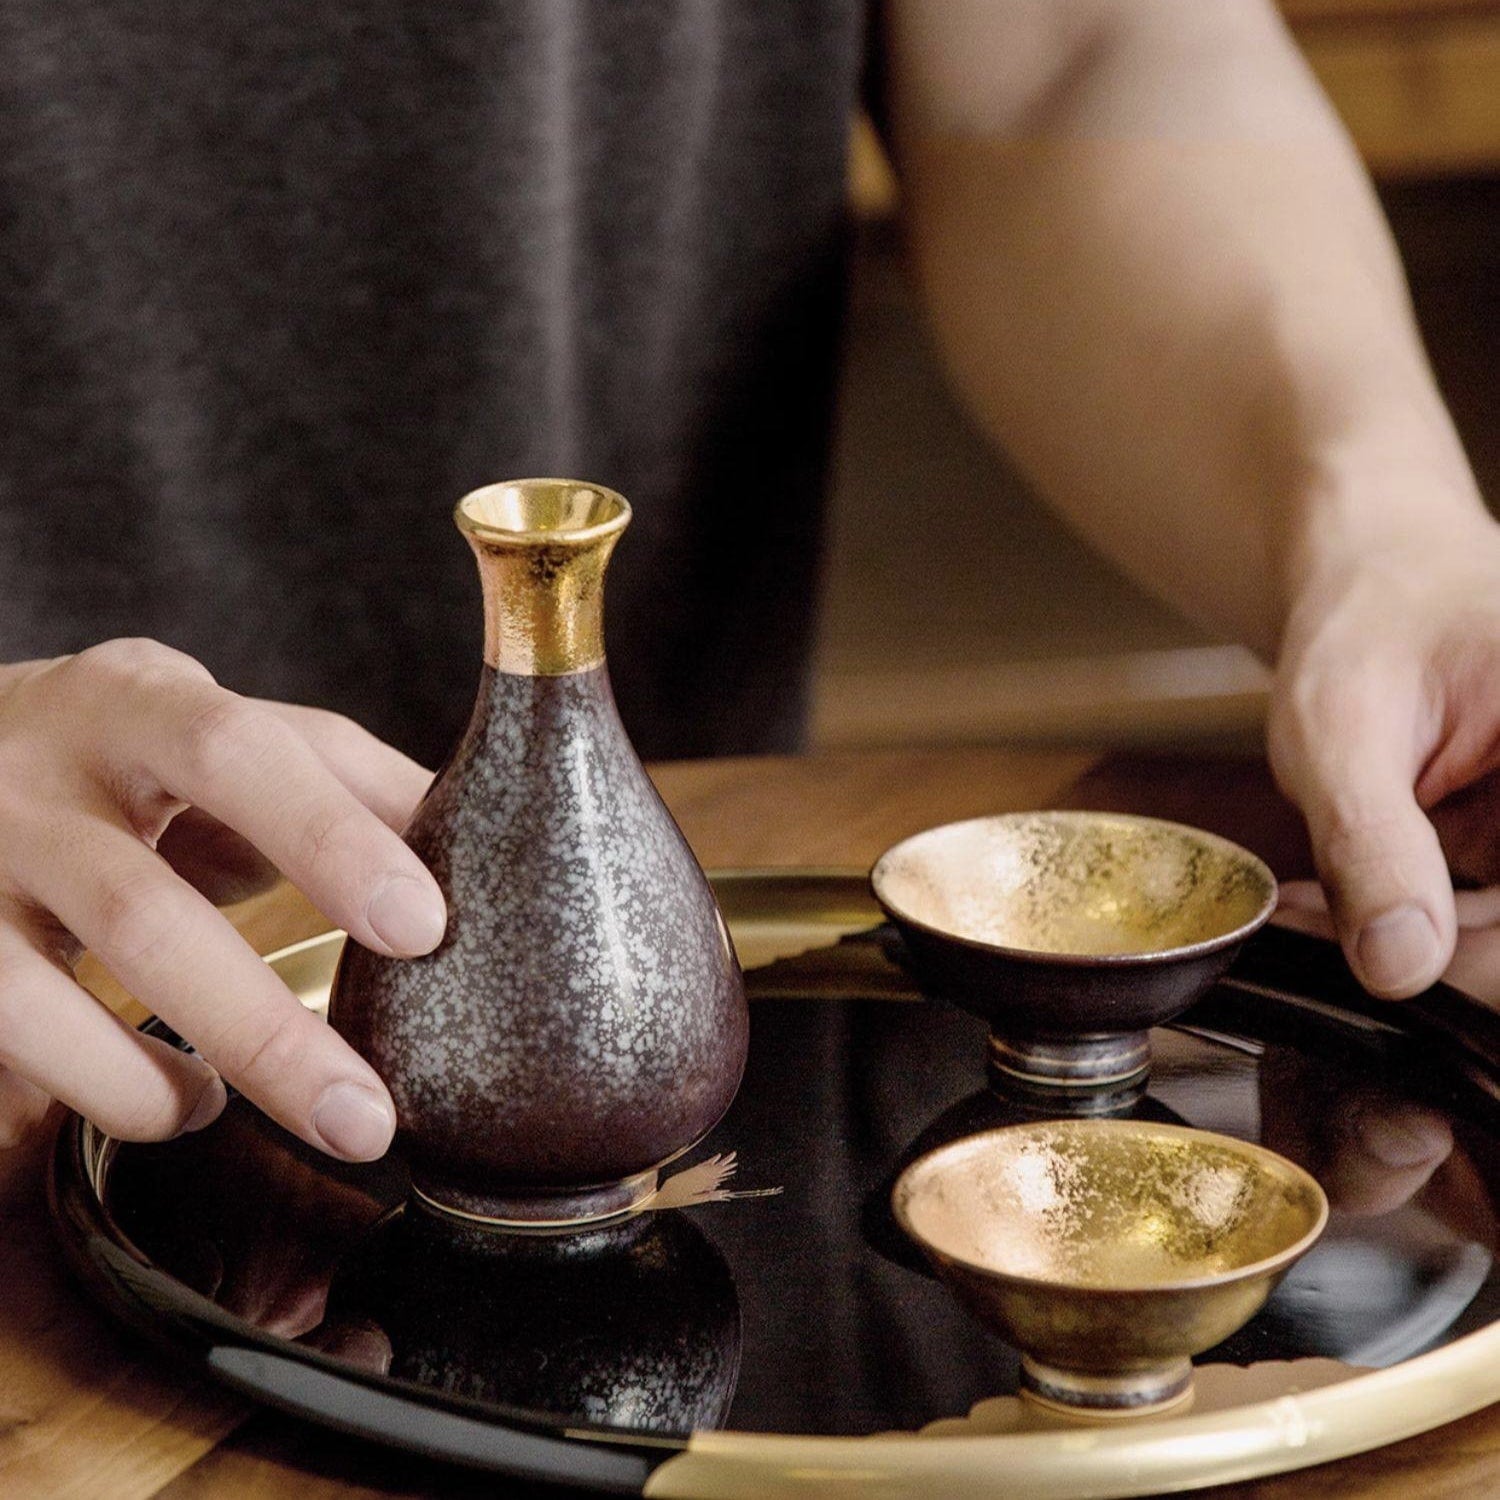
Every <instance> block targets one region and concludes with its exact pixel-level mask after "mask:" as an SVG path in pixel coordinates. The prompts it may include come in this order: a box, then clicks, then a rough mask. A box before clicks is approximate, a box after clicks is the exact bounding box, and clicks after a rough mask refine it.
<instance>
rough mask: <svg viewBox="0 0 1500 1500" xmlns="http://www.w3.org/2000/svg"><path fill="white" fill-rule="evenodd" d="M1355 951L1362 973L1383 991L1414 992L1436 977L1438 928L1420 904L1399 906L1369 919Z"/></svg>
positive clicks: (1367, 980)
mask: <svg viewBox="0 0 1500 1500" xmlns="http://www.w3.org/2000/svg"><path fill="white" fill-rule="evenodd" d="M1355 951H1356V953H1357V955H1358V958H1359V969H1360V976H1361V977H1362V978H1363V979H1364V981H1365V983H1366V984H1367V985H1368V986H1369V987H1370V988H1371V989H1372V990H1375V991H1377V992H1378V993H1381V994H1387V995H1400V994H1411V993H1413V992H1414V991H1416V990H1418V989H1422V988H1424V987H1425V986H1426V985H1428V984H1430V983H1431V982H1432V980H1433V979H1435V978H1436V977H1437V976H1436V975H1435V974H1434V973H1433V970H1434V969H1435V968H1436V967H1437V962H1438V954H1439V948H1438V935H1437V929H1436V928H1435V927H1434V926H1433V925H1432V919H1431V918H1430V917H1429V916H1428V915H1427V913H1426V912H1425V911H1423V910H1422V908H1421V907H1420V906H1413V905H1410V904H1408V905H1406V906H1398V907H1396V908H1395V909H1394V910H1393V911H1388V912H1386V913H1385V914H1384V915H1383V916H1379V917H1376V918H1375V920H1374V921H1373V922H1367V923H1366V924H1365V928H1364V931H1362V932H1361V933H1360V935H1359V942H1358V944H1357V945H1356V949H1355Z"/></svg>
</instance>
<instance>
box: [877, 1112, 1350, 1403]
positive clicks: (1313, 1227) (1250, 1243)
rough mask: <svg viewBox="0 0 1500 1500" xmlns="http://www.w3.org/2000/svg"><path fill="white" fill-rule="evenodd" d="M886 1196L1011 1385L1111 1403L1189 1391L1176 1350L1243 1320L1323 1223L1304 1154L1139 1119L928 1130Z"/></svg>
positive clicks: (1165, 1399)
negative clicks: (937, 1140)
mask: <svg viewBox="0 0 1500 1500" xmlns="http://www.w3.org/2000/svg"><path fill="white" fill-rule="evenodd" d="M892 1207H893V1208H894V1210H895V1213H896V1218H897V1220H898V1221H899V1222H900V1223H901V1225H902V1227H903V1228H904V1229H905V1230H906V1232H907V1233H908V1234H909V1235H911V1237H912V1238H913V1239H914V1240H915V1241H916V1242H917V1244H918V1245H920V1246H921V1248H922V1250H923V1252H924V1254H926V1256H927V1258H928V1259H929V1260H930V1261H931V1262H932V1263H933V1265H934V1266H935V1267H936V1269H937V1271H938V1273H939V1275H941V1276H942V1278H943V1280H944V1281H945V1282H947V1284H948V1286H949V1288H950V1289H951V1290H952V1292H953V1293H954V1295H955V1296H956V1297H957V1298H958V1300H959V1301H960V1302H961V1303H962V1304H963V1305H964V1306H965V1307H966V1308H967V1309H968V1310H969V1311H970V1312H971V1313H973V1314H974V1316H975V1317H976V1318H977V1319H978V1320H979V1321H980V1322H981V1323H983V1324H984V1325H985V1326H986V1327H987V1328H990V1329H992V1330H993V1331H994V1332H996V1333H1000V1334H1002V1335H1004V1337H1005V1338H1006V1339H1008V1340H1009V1341H1010V1343H1012V1344H1014V1345H1015V1347H1016V1348H1018V1349H1020V1350H1021V1352H1022V1355H1023V1360H1022V1372H1023V1384H1024V1385H1026V1387H1027V1389H1033V1387H1037V1386H1039V1387H1040V1391H1039V1392H1034V1393H1039V1394H1042V1396H1043V1399H1049V1400H1060V1401H1062V1402H1063V1403H1064V1404H1065V1405H1071V1404H1075V1403H1077V1404H1083V1405H1087V1406H1089V1407H1090V1408H1100V1409H1108V1408H1115V1409H1121V1410H1130V1409H1140V1408H1141V1407H1143V1406H1153V1405H1154V1406H1160V1405H1163V1404H1167V1403H1170V1402H1173V1401H1177V1400H1181V1399H1183V1398H1184V1397H1185V1395H1186V1392H1187V1389H1188V1386H1189V1384H1190V1382H1191V1371H1190V1370H1189V1368H1188V1366H1187V1363H1186V1362H1187V1360H1188V1359H1189V1358H1190V1357H1191V1356H1192V1355H1194V1354H1201V1353H1202V1352H1203V1350H1205V1349H1211V1348H1212V1347H1213V1346H1214V1345H1215V1344H1217V1343H1219V1342H1220V1341H1221V1340H1223V1339H1226V1338H1228V1337H1229V1335H1230V1334H1231V1333H1233V1332H1234V1331H1235V1329H1237V1328H1240V1327H1242V1326H1243V1325H1244V1324H1245V1323H1247V1322H1248V1321H1249V1320H1250V1319H1251V1318H1252V1317H1254V1316H1255V1314H1256V1313H1257V1312H1258V1311H1259V1310H1260V1308H1261V1307H1262V1306H1263V1305H1264V1304H1265V1300H1266V1298H1267V1297H1268V1296H1269V1295H1270V1292H1271V1288H1272V1287H1273V1286H1275V1284H1276V1282H1277V1281H1278V1280H1279V1279H1280V1278H1281V1277H1282V1276H1283V1275H1284V1274H1285V1272H1286V1271H1287V1269H1288V1268H1289V1267H1290V1266H1291V1265H1292V1263H1293V1262H1294V1261H1295V1260H1296V1259H1297V1258H1298V1256H1300V1255H1301V1254H1303V1253H1304V1252H1305V1251H1306V1250H1307V1249H1308V1248H1309V1247H1310V1246H1311V1245H1312V1244H1313V1242H1314V1241H1315V1240H1316V1239H1317V1237H1318V1235H1319V1234H1320V1233H1322V1230H1323V1225H1324V1224H1325V1223H1326V1222H1327V1218H1328V1202H1327V1199H1326V1198H1325V1197H1324V1195H1323V1192H1322V1189H1321V1188H1319V1187H1318V1185H1317V1183H1316V1182H1314V1181H1313V1179H1312V1178H1311V1177H1309V1176H1308V1175H1307V1173H1306V1172H1304V1171H1303V1170H1302V1169H1301V1168H1300V1167H1296V1166H1293V1164H1292V1163H1291V1162H1289V1161H1286V1160H1285V1159H1283V1158H1282V1157H1279V1156H1277V1155H1275V1153H1273V1152H1270V1151H1267V1150H1265V1149H1264V1148H1263V1147H1260V1146H1251V1145H1247V1144H1246V1143H1245V1142H1243V1141H1237V1140H1234V1139H1232V1138H1230V1137H1229V1136H1221V1135H1213V1134H1211V1133H1209V1132H1206V1131H1199V1130H1190V1129H1186V1128H1184V1127H1181V1126H1175V1125H1155V1124H1151V1123H1148V1122H1146V1121H1141V1120H1049V1121H1046V1122H1039V1123H1036V1124H1030V1125H1010V1126H1006V1127H1004V1128H1002V1129H999V1130H990V1131H986V1132H984V1133H982V1134H980V1135H974V1136H969V1137H967V1138H966V1139H963V1140H959V1141H955V1142H953V1143H952V1144H951V1145H948V1146H943V1147H940V1148H939V1149H938V1150H936V1151H933V1152H930V1153H929V1154H928V1155H926V1156H924V1157H921V1158H920V1159H919V1160H917V1161H916V1162H914V1163H913V1164H912V1165H911V1166H910V1167H908V1168H907V1169H906V1171H905V1172H903V1173H902V1174H901V1176H900V1178H898V1179H897V1182H896V1187H895V1190H894V1192H893V1193H892Z"/></svg>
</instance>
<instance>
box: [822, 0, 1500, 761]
mask: <svg viewBox="0 0 1500 1500" xmlns="http://www.w3.org/2000/svg"><path fill="white" fill-rule="evenodd" d="M1280 3H1281V8H1282V10H1283V12H1284V13H1285V15H1286V17H1287V19H1288V21H1289V22H1290V23H1291V26H1292V28H1293V32H1294V34H1295V35H1296V37H1297V39H1298V41H1299V43H1300V44H1301V46H1302V49H1303V51H1304V53H1305V54H1306V55H1307V58H1308V60H1309V61H1310V62H1311V64H1312V66H1313V68H1314V70H1315V71H1316V72H1317V74H1318V75H1319V77H1320V78H1321V79H1322V81H1323V84H1324V87H1325V88H1326V89H1327V90H1328V92H1329V94H1330V95H1331V97H1332V99H1333V101H1334V103H1335V105H1336V106H1337V107H1338V109H1339V111H1340V112H1341V113H1342V115H1343V117H1344V120H1345V122H1346V124H1347V125H1348V127H1349V129H1350V131H1351V133H1352V134H1353V136H1354V139H1355V142H1356V144H1357V145H1358V147H1359V148H1360V150H1361V152H1362V153H1363V155H1364V157H1365V160H1366V162H1367V164H1368V165H1369V167H1370V169H1371V171H1372V172H1373V173H1374V175H1375V178H1376V181H1377V183H1378V185H1379V187H1380V191H1381V196H1382V198H1383V200H1384V202H1385V206H1386V211H1387V213H1388V214H1389V215H1390V217H1391V220H1392V223H1393V226H1394V228H1395V232H1396V237H1397V240H1398V242H1399V244H1400V247H1401V252H1402V256H1403V258H1404V259H1405V262H1406V266H1407V271H1408V274H1409V276H1410V277H1411V281H1412V291H1413V296H1414V298H1415V301H1416V307H1417V314H1418V318H1419V320H1420V322H1421V325H1422V329H1423V332H1424V334H1425V336H1426V340H1427V346H1428V350H1429V352H1430V354H1431V356H1432V360H1433V364H1434V367H1435V368H1436V371H1437V376H1438V380H1439V382H1440V384H1441V385H1442V387H1443V391H1444V393H1445V394H1446V396H1447V398H1448V401H1449V404H1450V406H1451V407H1452V409H1453V412H1454V415H1455V417H1456V419H1457V422H1458V425H1459V428H1460V430H1461V431H1462V433H1463V436H1464V440H1465V442H1466V444H1467V445H1468V449H1469V454H1470V457H1471V459H1472V460H1473V463H1474V466H1475V468H1476V470H1477V471H1478V475H1479V481H1480V484H1481V485H1482V487H1483V488H1484V491H1485V493H1486V495H1487V496H1488V497H1489V499H1490V502H1491V505H1492V506H1495V505H1497V503H1500V422H1497V421H1496V419H1495V413H1496V411H1497V408H1500V0H1280ZM850 190H851V193H852V195H853V198H854V203H855V209H856V217H857V222H858V231H857V239H858V243H857V251H856V256H855V264H854V277H853V286H852V292H851V302H850V310H849V325H848V336H847V341H846V351H845V369H844V372H843V385H842V394H841V401H840V416H839V428H838V436H837V444H836V449H835V474H834V490H833V510H832V527H831V532H830V535H829V553H828V572H827V578H826V592H825V602H824V612H823V621H822V631H821V636H820V642H819V649H818V658H817V667H816V689H815V700H814V702H815V707H814V730H813V737H814V741H815V743H817V744H820V745H823V746H853V745H878V744H882V743H888V742H894V741H901V742H904V743H924V742H925V743H929V744H940V743H961V742H965V741H975V740H988V739H994V738H998V737H1005V738H1008V739H1033V740H1042V741H1067V740H1073V739H1087V740H1091V741H1103V742H1105V743H1116V744H1132V745H1151V744H1155V743H1165V742H1168V741H1171V742H1173V743H1175V744H1178V745H1181V744H1183V743H1198V744H1203V745H1223V746H1226V747H1240V746H1246V747H1248V746H1253V745H1255V744H1256V743H1258V739H1259V733H1260V727H1261V723H1262V717H1263V713H1264V701H1265V697H1264V694H1265V673H1264V670H1263V668H1262V667H1261V666H1260V665H1259V664H1258V663H1257V662H1256V661H1255V660H1254V658H1252V657H1251V656H1250V655H1249V653H1247V652H1245V651H1244V650H1242V649H1240V648H1239V647H1235V646H1230V645H1226V644H1224V643H1222V642H1218V641H1215V640H1212V639H1210V638H1208V637H1205V636H1204V635H1203V634H1202V633H1201V632H1200V631H1198V630H1196V629H1194V628H1193V627H1192V626H1191V625H1189V624H1187V623H1186V622H1184V621H1183V620H1181V619H1180V618H1178V617H1177V616H1176V615H1175V614H1174V613H1173V612H1172V611H1171V610H1170V609H1168V608H1167V607H1165V606H1163V605H1161V604H1159V603H1158V602H1156V601H1155V600H1154V599H1152V598H1150V597H1149V596H1147V595H1145V594H1143V593H1142V592H1141V591H1140V590H1139V589H1137V588H1136V587H1134V586H1133V585H1132V584H1130V583H1129V582H1128V581H1127V580H1125V579H1124V578H1122V577H1121V576H1120V575H1119V574H1118V573H1116V572H1115V571H1114V570H1113V569H1112V568H1111V567H1110V565H1109V564H1107V563H1105V562H1103V561H1102V560H1101V559H1099V558H1098V557H1096V556H1095V555H1094V554H1093V553H1092V552H1090V551H1089V550H1088V549H1087V548H1086V547H1085V546H1084V545H1083V544H1082V543H1080V542H1079V541H1077V540H1076V539H1075V538H1074V537H1073V536H1072V535H1071V533H1069V532H1068V531H1067V530H1066V528H1065V527H1064V526H1063V525H1062V524H1061V523H1060V522H1059V521H1057V520H1056V519H1055V518H1054V517H1053V516H1052V514H1051V513H1050V512H1049V511H1048V510H1047V508H1046V507H1045V506H1044V505H1043V504H1042V503H1041V502H1040V501H1039V500H1037V499H1036V498H1035V497H1034V496H1033V495H1032V494H1030V493H1029V492H1028V490H1027V486H1026V484H1025V482H1024V481H1023V480H1022V479H1020V478H1019V476H1017V475H1016V474H1015V473H1013V472H1012V471H1011V470H1009V469H1008V468H1007V467H1006V466H1005V465H1004V463H1003V462H1002V461H1000V460H998V459H997V458H996V457H995V456H994V454H993V453H992V451H991V450H990V448H989V447H988V445H987V444H986V443H985V441H984V440H983V439H982V438H981V437H980V436H979V435H978V433H977V432H976V431H975V430H974V428H973V426H972V425H971V424H970V422H969V420H968V419H967V417H966V416H965V414H964V413H963V412H962V411H961V410H960V409H959V408H958V406H957V405H956V404H955V402H954V401H953V399H952V398H951V397H950V396H949V395H948V394H947V392H946V391H945V390H944V386H943V378H942V374H941V371H940V370H939V368H938V366H937V362H936V359H935V357H934V355H933V353H932V348H931V343H930V341H929V340H928V339H927V338H926V336H925V333H924V331H923V329H922V327H921V320H920V317H919V315H918V314H917V312H916V310H915V306H914V303H913V299H912V296H911V294H910V292H909V290H908V288H907V286H906V284H905V282H904V279H903V273H902V270H901V247H900V240H899V235H898V233H897V230H896V227H895V224H894V220H893V215H894V211H895V208H896V201H897V187H896V183H895V180H894V178H893V177H892V175H891V172H890V168H889V165H888V164H887V163H886V161H885V160H884V158H883V157H882V155H881V151H880V147H879V144H878V142H877V140H876V138H875V135H874V133H873V131H871V130H870V129H869V127H868V125H867V123H865V122H858V123H857V124H856V129H855V135H854V149H853V152H852V160H851V187H850ZM935 495H941V496H942V498H943V503H942V504H941V505H936V504H933V503H932V501H933V497H934V496H935ZM913 516H920V517H921V525H920V526H913V525H911V524H910V522H911V518H912V517H913Z"/></svg>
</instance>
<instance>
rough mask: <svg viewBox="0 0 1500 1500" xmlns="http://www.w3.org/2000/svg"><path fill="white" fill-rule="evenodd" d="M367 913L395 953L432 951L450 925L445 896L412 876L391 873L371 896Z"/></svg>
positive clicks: (384, 940)
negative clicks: (444, 904) (444, 900)
mask: <svg viewBox="0 0 1500 1500" xmlns="http://www.w3.org/2000/svg"><path fill="white" fill-rule="evenodd" d="M365 916H366V917H367V919H368V920H369V923H370V926H371V927H372V928H373V929H374V931H375V936H376V937H378V938H379V939H380V941H381V942H382V943H384V944H385V945H386V947H387V948H389V949H390V950H391V951H392V952H393V953H409V954H412V955H416V954H419V953H431V952H432V950H433V949H434V948H436V947H437V945H438V944H439V943H440V942H442V940H443V931H444V929H445V928H446V927H447V925H448V912H447V910H446V908H445V907H444V906H443V898H442V897H441V896H439V895H438V893H437V892H436V891H435V890H434V889H433V888H432V887H431V886H429V885H426V884H424V883H423V882H422V881H419V880H413V879H412V878H411V876H410V875H392V876H390V877H389V878H388V879H387V880H386V881H385V883H384V884H383V885H381V887H380V888H379V890H377V891H376V892H375V894H374V895H373V896H372V897H371V898H370V904H369V906H368V907H367V908H366V910H365Z"/></svg>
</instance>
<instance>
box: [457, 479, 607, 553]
mask: <svg viewBox="0 0 1500 1500" xmlns="http://www.w3.org/2000/svg"><path fill="white" fill-rule="evenodd" d="M453 518H454V520H455V521H456V522H457V523H458V528H459V530H460V531H462V532H463V533H464V534H465V535H466V536H470V537H473V538H474V539H475V540H477V541H480V542H482V543H484V544H485V545H486V546H490V547H507V546H509V547H518V548H519V547H528V546H535V545H536V544H538V543H547V544H549V545H551V546H566V545H568V544H569V543H576V544H577V545H579V546H588V545H591V544H593V543H597V542H599V541H601V540H602V539H603V538H605V537H608V536H612V535H614V534H616V533H618V532H621V531H623V530H624V529H625V527H626V526H627V525H628V524H629V522H630V504H629V502H628V501H627V500H626V499H625V497H624V496H623V495H621V494H618V493H616V492H615V491H614V490H610V489H605V488H604V486H603V485H598V484H589V483H586V482H584V481H582V480H577V479H508V480H505V481H504V482H502V483H500V484H488V485H485V486H484V487H483V488H482V489H477V490H473V491H471V492H470V493H469V494H467V495H465V496H464V497H463V499H462V500H460V501H459V502H458V505H457V506H456V507H455V509H454V512H453Z"/></svg>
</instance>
